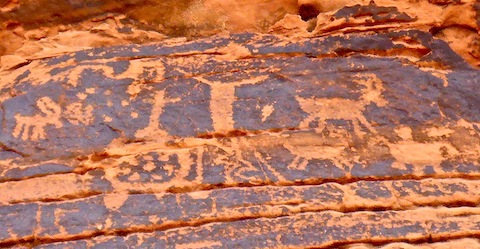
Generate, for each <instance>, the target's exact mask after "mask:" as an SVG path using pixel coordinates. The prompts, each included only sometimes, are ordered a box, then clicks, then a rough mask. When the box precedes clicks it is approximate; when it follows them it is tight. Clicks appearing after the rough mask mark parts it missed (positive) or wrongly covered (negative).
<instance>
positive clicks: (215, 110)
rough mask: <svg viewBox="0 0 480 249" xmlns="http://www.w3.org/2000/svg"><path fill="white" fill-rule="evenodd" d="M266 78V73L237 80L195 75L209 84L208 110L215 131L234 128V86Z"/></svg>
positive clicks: (220, 131)
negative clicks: (216, 79) (225, 80)
mask: <svg viewBox="0 0 480 249" xmlns="http://www.w3.org/2000/svg"><path fill="white" fill-rule="evenodd" d="M267 78H268V75H261V76H257V77H253V78H250V79H244V80H241V81H238V82H218V81H210V80H207V79H205V78H203V77H195V79H196V80H198V81H200V82H202V83H205V84H207V85H209V86H210V88H211V89H210V92H211V101H210V111H211V114H212V120H213V129H214V130H215V132H218V133H227V132H229V131H231V130H234V129H235V121H234V120H233V103H234V101H235V100H236V98H235V88H236V87H239V86H244V85H253V84H258V83H260V82H262V81H264V80H266V79H267Z"/></svg>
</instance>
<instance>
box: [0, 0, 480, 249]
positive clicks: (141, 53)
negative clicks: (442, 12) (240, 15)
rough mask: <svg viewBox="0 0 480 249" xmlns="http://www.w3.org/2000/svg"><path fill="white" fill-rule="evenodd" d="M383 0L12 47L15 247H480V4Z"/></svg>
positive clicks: (1, 177) (8, 152)
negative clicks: (216, 27)
mask: <svg viewBox="0 0 480 249" xmlns="http://www.w3.org/2000/svg"><path fill="white" fill-rule="evenodd" d="M26 2H28V1H26ZM70 2H74V1H70ZM132 2H134V1H132ZM167 2H169V1H167ZM0 3H1V2H0ZM206 3H208V1H206V2H203V4H204V5H202V6H207V4H206ZM340 3H341V4H340ZM386 3H388V2H385V3H383V2H380V3H376V2H368V3H363V2H353V1H344V3H343V2H341V1H340V2H339V6H330V5H325V3H323V2H321V1H316V2H313V1H304V2H301V1H300V3H298V6H297V7H298V10H299V12H300V15H299V16H293V15H287V16H286V17H285V18H284V19H283V20H281V21H279V22H277V23H276V24H275V25H272V26H271V27H269V28H268V30H269V33H268V34H267V33H260V32H253V33H252V32H241V33H231V34H230V33H228V34H226V33H223V34H218V35H214V36H211V37H204V38H198V39H194V40H191V41H187V40H185V39H178V38H177V39H172V38H167V37H166V36H164V35H161V34H159V33H155V34H154V33H152V32H147V31H142V32H143V33H142V32H140V31H135V32H139V33H131V36H128V37H127V36H121V37H119V38H118V39H120V40H121V41H119V44H120V45H117V46H106V47H96V45H98V44H96V43H95V44H94V43H89V44H87V45H86V46H85V47H96V48H90V49H80V47H78V46H76V45H75V46H67V45H65V46H64V47H61V48H63V49H65V48H66V52H65V51H64V52H62V50H61V49H53V50H48V51H47V50H45V49H43V50H42V51H40V52H39V53H37V54H34V55H33V56H30V57H28V56H27V55H26V54H24V55H21V54H18V53H11V54H8V55H5V56H3V57H2V68H3V71H0V101H1V105H0V107H1V108H0V121H1V124H2V129H1V133H0V193H1V194H0V224H2V225H1V226H0V247H16V248H18V247H26V248H287V247H288V248H290V247H292V248H294V247H298V248H329V247H338V248H374V247H379V248H450V247H452V246H454V247H456V246H463V247H464V248H480V242H479V241H478V240H477V239H476V238H478V236H479V235H480V208H479V207H478V205H479V203H480V194H479V193H480V191H479V190H480V180H479V179H480V178H479V177H480V85H479V84H480V73H479V72H480V71H479V69H478V68H477V66H478V64H476V62H475V60H473V59H472V58H473V57H474V56H473V54H474V53H473V54H472V53H470V52H471V51H473V50H474V47H473V45H468V46H465V45H463V46H460V45H459V47H460V48H464V50H463V51H466V52H465V53H467V54H468V53H470V54H472V56H473V57H472V58H470V57H467V56H465V55H464V54H462V53H460V52H458V51H459V47H457V48H454V47H455V44H456V43H455V42H452V41H450V40H449V38H448V37H453V36H455V35H458V33H455V32H453V31H455V29H457V28H459V29H461V30H464V29H466V30H468V32H467V33H469V34H470V35H471V37H470V38H471V39H472V41H473V40H475V36H477V37H478V32H477V33H476V34H474V32H473V29H476V30H478V18H477V19H472V18H473V17H472V16H469V18H470V19H468V18H467V19H468V20H469V22H472V23H473V25H477V26H475V27H469V28H466V27H465V25H463V24H459V26H458V27H457V26H453V27H454V28H452V29H450V31H448V32H452V33H448V32H447V31H446V30H447V29H449V28H440V29H439V28H438V27H436V28H435V29H434V32H432V30H431V28H433V27H432V26H430V29H426V28H425V27H428V25H431V23H429V22H426V21H423V22H420V21H418V20H426V19H425V18H426V17H425V18H423V17H422V16H421V15H416V16H414V15H413V14H412V13H408V10H409V9H408V8H407V7H406V6H403V5H401V4H398V6H395V5H391V6H387V5H385V4H386ZM10 4H14V3H10ZM132 4H134V3H132ZM197 4H199V3H197ZM410 4H411V5H412V6H416V5H420V4H424V5H426V4H427V2H422V1H420V2H417V3H410ZM428 4H430V5H432V4H433V5H436V6H441V7H442V8H444V9H447V10H448V11H452V13H456V12H453V10H455V9H456V8H457V5H462V6H464V7H465V6H467V5H468V4H470V5H468V6H469V7H471V8H472V9H474V7H475V6H478V4H477V5H475V4H474V3H468V2H467V3H465V2H460V1H429V3H428ZM112 8H113V7H112ZM132 8H133V7H132ZM12 9H14V8H12ZM20 9H21V8H20ZM452 9H453V10H452ZM109 10H110V9H109ZM300 10H301V11H300ZM78 13H84V12H82V11H79V12H78ZM78 15H80V14H78ZM80 16H81V15H80ZM425 16H426V15H425ZM477 16H478V15H477ZM474 17H475V15H474ZM32 18H34V17H32ZM112 18H113V20H117V19H115V18H116V17H112ZM112 18H107V19H105V20H110V19H112ZM440 19H441V18H439V20H440ZM467 19H466V20H467ZM442 20H443V19H442ZM445 20H447V19H445ZM448 20H457V19H455V18H453V19H448ZM436 21H438V20H436ZM105 23H107V22H104V24H105ZM82 25H85V23H83V24H82ZM422 25H423V26H422ZM105 27H106V26H105ZM449 27H450V26H449ZM38 30H39V29H35V30H34V29H32V31H31V32H30V34H31V36H36V32H37V31H38ZM34 31H35V32H34ZM470 31H471V32H470ZM78 32H80V31H78ZM82 32H84V31H82ZM85 32H86V33H81V34H87V33H90V32H91V31H85ZM104 32H119V33H122V32H123V31H121V30H120V31H119V30H117V31H111V30H110V29H109V28H105V29H104ZM132 32H133V31H132ZM441 32H444V33H445V35H444V36H443V37H442V39H444V40H442V39H438V38H437V37H438V34H439V33H441ZM472 32H473V33H472ZM126 33H128V32H126ZM140 33H141V34H143V35H145V36H146V37H150V38H151V39H150V40H149V41H153V40H156V39H157V40H162V41H161V42H157V43H149V44H127V43H129V41H131V40H132V39H133V38H134V37H137V35H138V34H140ZM65 34H66V33H65ZM65 34H64V35H65ZM70 34H71V33H70ZM103 34H105V33H103ZM462 34H463V33H462ZM127 35H128V34H127ZM40 36H43V35H41V34H40ZM119 36H120V35H119ZM55 37H56V38H58V34H56V35H55V36H52V37H48V35H46V36H45V38H43V39H41V40H39V41H36V42H33V43H31V44H33V45H36V46H40V47H42V46H43V47H42V48H46V47H48V46H46V45H45V44H51V42H52V41H54V39H55ZM78 37H80V36H78ZM95 37H96V38H95V39H103V38H104V37H105V36H103V35H101V36H100V37H102V38H99V36H95ZM152 37H153V38H152ZM49 39H50V40H49ZM122 39H123V40H122ZM67 40H68V39H67ZM114 40H115V39H113V40H110V41H111V42H114ZM449 41H450V45H451V46H449V43H448V42H449ZM41 42H44V43H43V45H41ZM107 44H111V43H108V42H107ZM472 44H473V43H472ZM24 48H25V47H24ZM57 48H58V47H57ZM82 48H84V47H82ZM465 48H468V49H465ZM469 51H470V52H469ZM6 61H7V63H6Z"/></svg>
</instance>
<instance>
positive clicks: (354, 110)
mask: <svg viewBox="0 0 480 249" xmlns="http://www.w3.org/2000/svg"><path fill="white" fill-rule="evenodd" d="M357 77H358V78H357V79H354V80H353V82H355V83H357V84H360V85H363V86H365V88H363V89H362V90H361V93H362V95H361V97H360V98H359V99H357V100H352V99H344V98H315V97H313V98H302V97H298V96H297V97H296V99H297V101H298V102H299V104H300V106H301V108H302V110H303V111H305V112H307V113H308V117H307V118H306V119H304V120H303V121H302V122H301V123H300V128H305V127H309V124H310V123H311V122H314V121H318V127H317V128H316V129H315V130H316V131H317V132H319V131H322V130H323V129H324V128H325V125H326V123H325V121H326V120H328V119H343V120H352V121H353V126H354V132H355V133H356V134H358V135H361V134H362V133H363V132H362V129H361V125H363V126H365V127H366V128H367V129H368V131H369V132H371V133H375V129H374V128H373V126H372V125H371V124H370V123H369V122H368V120H366V118H365V116H364V115H363V111H364V110H365V106H366V105H368V104H370V103H372V102H374V103H376V104H377V105H378V106H384V105H386V101H385V99H383V97H382V91H383V86H382V82H381V81H380V79H378V78H377V76H376V75H374V74H368V75H367V74H363V75H357Z"/></svg>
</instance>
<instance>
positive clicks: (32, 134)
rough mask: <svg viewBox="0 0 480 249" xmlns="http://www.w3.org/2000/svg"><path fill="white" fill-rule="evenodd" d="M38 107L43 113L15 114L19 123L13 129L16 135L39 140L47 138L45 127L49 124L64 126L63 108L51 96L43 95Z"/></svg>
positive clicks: (25, 138)
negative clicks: (62, 119) (30, 114)
mask: <svg viewBox="0 0 480 249" xmlns="http://www.w3.org/2000/svg"><path fill="white" fill-rule="evenodd" d="M37 107H38V109H39V110H40V112H41V114H35V115H33V116H24V115H21V114H16V115H15V120H16V122H17V124H16V126H15V128H14V129H13V136H14V137H17V138H21V139H23V140H27V139H30V140H34V141H37V140H39V139H45V138H46V135H45V127H46V126H47V125H54V126H55V128H61V127H62V126H63V123H62V122H61V121H60V117H61V116H60V115H61V112H62V109H61V107H60V106H59V105H58V104H57V103H55V102H53V100H52V99H51V98H49V97H42V98H40V99H38V100H37Z"/></svg>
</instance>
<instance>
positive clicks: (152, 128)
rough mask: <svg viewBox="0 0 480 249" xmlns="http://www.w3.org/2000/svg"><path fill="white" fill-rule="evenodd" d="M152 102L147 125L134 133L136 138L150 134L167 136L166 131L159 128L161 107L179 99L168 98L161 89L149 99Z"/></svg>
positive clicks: (149, 135)
mask: <svg viewBox="0 0 480 249" xmlns="http://www.w3.org/2000/svg"><path fill="white" fill-rule="evenodd" d="M150 101H151V102H153V103H152V112H151V114H150V119H149V123H148V125H147V127H145V128H143V129H141V130H138V131H137V132H136V133H135V136H136V137H137V138H147V137H152V136H168V133H167V132H166V131H165V130H163V129H161V128H160V127H161V124H160V121H159V120H160V115H162V113H163V108H164V107H165V105H166V104H168V103H176V102H178V101H180V98H175V99H169V98H166V97H165V91H163V90H161V91H158V92H156V93H155V96H154V97H153V99H151V100H150Z"/></svg>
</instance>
